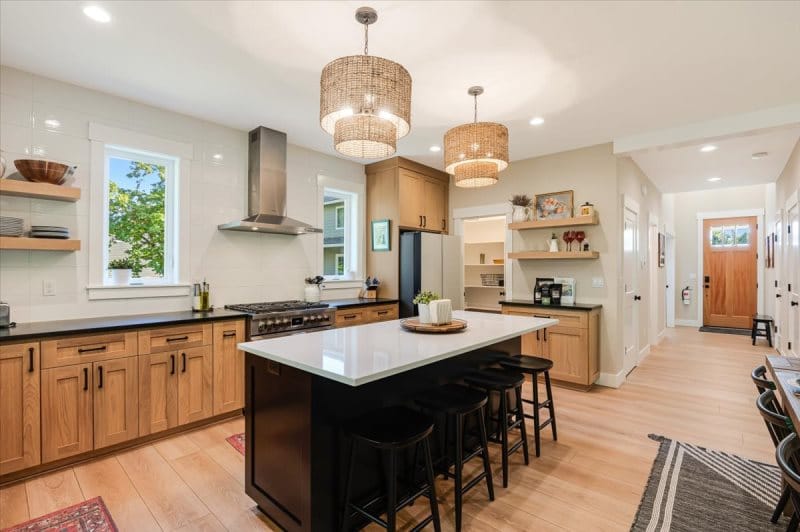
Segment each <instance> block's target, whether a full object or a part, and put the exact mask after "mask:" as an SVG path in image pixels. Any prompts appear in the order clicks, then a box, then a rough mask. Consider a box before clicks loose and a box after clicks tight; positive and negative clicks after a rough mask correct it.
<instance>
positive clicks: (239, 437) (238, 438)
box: [225, 432, 244, 454]
mask: <svg viewBox="0 0 800 532" xmlns="http://www.w3.org/2000/svg"><path fill="white" fill-rule="evenodd" d="M225 441H227V442H228V443H230V444H231V445H232V446H233V448H234V449H236V450H237V451H239V452H240V453H242V454H244V432H242V433H241V434H234V435H233V436H228V437H227V438H225Z"/></svg>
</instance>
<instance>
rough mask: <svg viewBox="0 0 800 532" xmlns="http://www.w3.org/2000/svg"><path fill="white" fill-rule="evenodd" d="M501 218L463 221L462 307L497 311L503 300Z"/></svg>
mask: <svg viewBox="0 0 800 532" xmlns="http://www.w3.org/2000/svg"><path fill="white" fill-rule="evenodd" d="M506 230H507V222H506V217H505V215H503V216H486V217H480V218H468V219H465V220H463V226H462V231H463V237H464V308H465V309H466V310H479V311H486V312H500V311H501V307H500V300H501V299H505V295H506V292H505V273H504V270H505V256H506V255H505V240H506Z"/></svg>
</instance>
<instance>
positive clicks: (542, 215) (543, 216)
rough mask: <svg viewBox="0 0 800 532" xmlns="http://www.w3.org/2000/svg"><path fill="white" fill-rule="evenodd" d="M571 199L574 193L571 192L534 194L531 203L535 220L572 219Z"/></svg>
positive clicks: (572, 204) (572, 201)
mask: <svg viewBox="0 0 800 532" xmlns="http://www.w3.org/2000/svg"><path fill="white" fill-rule="evenodd" d="M573 197H574V192H573V191H572V190H562V191H561V192H549V193H547V194H536V196H535V199H534V201H533V204H534V208H535V209H536V219H537V220H563V219H566V218H572V212H573V208H574V199H573Z"/></svg>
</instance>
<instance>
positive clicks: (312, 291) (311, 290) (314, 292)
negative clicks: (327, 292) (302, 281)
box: [305, 284, 320, 303]
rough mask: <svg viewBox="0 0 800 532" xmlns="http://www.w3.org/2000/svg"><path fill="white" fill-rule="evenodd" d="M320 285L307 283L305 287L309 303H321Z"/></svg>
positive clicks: (306, 298)
mask: <svg viewBox="0 0 800 532" xmlns="http://www.w3.org/2000/svg"><path fill="white" fill-rule="evenodd" d="M319 295H320V290H319V285H318V284H307V285H306V289H305V300H306V302H307V303H319Z"/></svg>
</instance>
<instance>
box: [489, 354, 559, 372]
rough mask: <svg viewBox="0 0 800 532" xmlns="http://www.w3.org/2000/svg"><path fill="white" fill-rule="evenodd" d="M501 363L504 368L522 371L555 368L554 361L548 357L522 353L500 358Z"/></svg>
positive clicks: (539, 370)
mask: <svg viewBox="0 0 800 532" xmlns="http://www.w3.org/2000/svg"><path fill="white" fill-rule="evenodd" d="M499 362H500V365H501V366H503V367H504V368H507V369H511V370H514V371H521V372H522V373H540V372H542V371H549V370H551V369H553V361H552V360H549V359H547V358H541V357H532V356H529V355H522V356H518V357H508V358H504V359H503V360H500V361H499Z"/></svg>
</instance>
